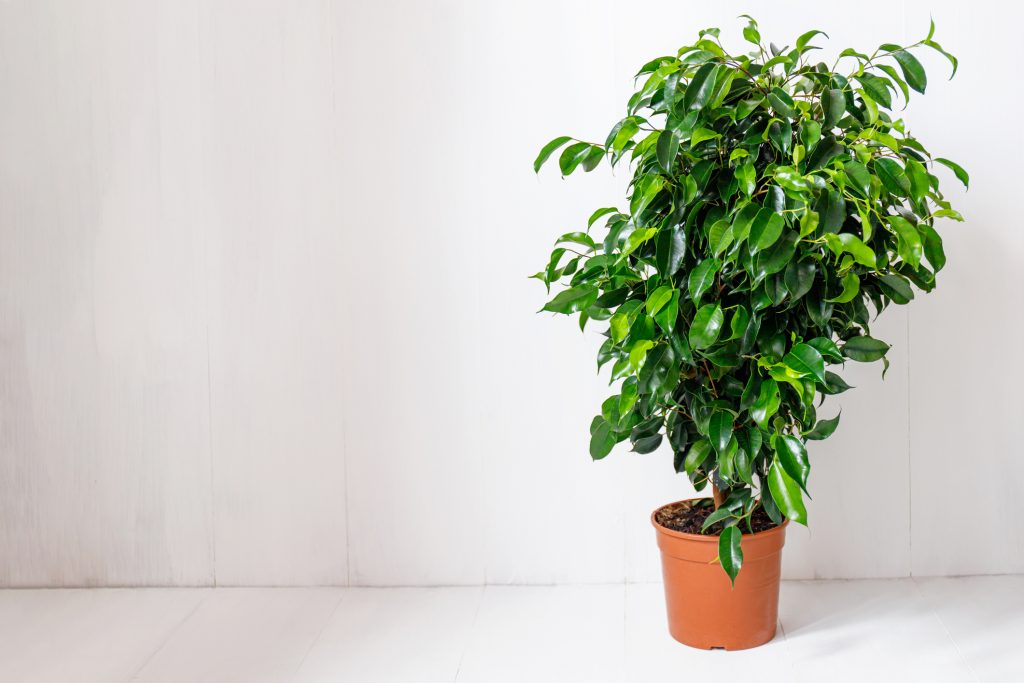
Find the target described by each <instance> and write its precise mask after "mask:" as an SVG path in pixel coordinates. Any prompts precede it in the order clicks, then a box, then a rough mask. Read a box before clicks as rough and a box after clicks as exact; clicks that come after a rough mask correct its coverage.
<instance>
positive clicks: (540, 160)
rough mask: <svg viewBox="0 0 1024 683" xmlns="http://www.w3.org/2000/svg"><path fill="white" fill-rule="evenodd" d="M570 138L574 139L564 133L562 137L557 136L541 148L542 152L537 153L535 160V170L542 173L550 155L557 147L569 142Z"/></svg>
mask: <svg viewBox="0 0 1024 683" xmlns="http://www.w3.org/2000/svg"><path fill="white" fill-rule="evenodd" d="M569 140H572V138H571V137H569V136H568V135H562V136H561V137H557V138H555V139H554V140H552V141H551V142H549V143H548V144H546V145H544V147H542V148H541V150H540V154H538V155H537V159H536V160H535V161H534V162H533V172H534V173H540V168H541V166H543V165H544V163H545V162H546V161H547V160H548V157H550V156H551V154H552V153H553V152H554V151H555V150H556V149H558V148H559V147H561V146H562V145H564V144H565V143H567V142H569Z"/></svg>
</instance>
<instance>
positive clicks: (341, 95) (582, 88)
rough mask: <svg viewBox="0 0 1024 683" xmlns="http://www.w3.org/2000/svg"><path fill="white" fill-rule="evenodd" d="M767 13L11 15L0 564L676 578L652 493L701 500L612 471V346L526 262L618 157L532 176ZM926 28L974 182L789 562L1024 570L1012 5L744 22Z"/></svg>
mask: <svg viewBox="0 0 1024 683" xmlns="http://www.w3.org/2000/svg"><path fill="white" fill-rule="evenodd" d="M744 11H748V8H747V7H745V6H744V5H741V4H740V3H735V2H726V3H703V4H698V3H679V2H669V1H668V0H652V1H650V2H647V3H643V4H642V5H639V4H637V3H629V2H626V1H625V0H601V1H600V2H594V1H584V0H578V1H573V0H545V1H543V2H541V1H540V0H527V1H524V2H516V3H506V2H502V3H498V2H470V1H469V0H466V1H465V2H454V1H451V0H449V1H442V2H433V3H422V2H414V1H412V0H382V1H380V2H374V3H355V2H344V1H342V0H320V1H318V2H313V1H300V2H295V1H288V0H275V1H271V0H261V1H259V2H240V1H239V2H228V1H227V0H219V1H217V2H200V1H199V0H186V1H179V2H170V1H167V2H158V1H156V0H148V1H145V2H136V1H132V0H108V1H104V2H98V1H97V2H92V3H74V2H68V1H63V2H59V1H53V0H51V1H49V2H29V1H28V0H24V1H8V2H0V237H2V240H0V585H8V586H24V585H109V584H211V583H218V584H222V585H225V584H227V585H231V584H299V585H304V584H345V583H354V584H421V583H427V584H461V583H480V582H492V583H518V582H526V583H551V582H602V581H622V580H631V581H632V580H651V579H656V578H657V575H658V566H657V555H656V550H655V547H654V542H653V535H652V531H651V529H650V527H649V522H648V520H647V517H648V515H649V513H650V511H651V510H652V509H653V508H654V507H655V506H657V505H658V504H660V503H663V502H666V501H669V500H673V499H677V498H682V497H685V496H687V495H689V494H690V493H691V489H690V488H689V486H688V485H687V483H686V481H685V479H684V478H683V477H679V476H676V475H674V474H673V472H672V468H671V462H670V460H671V458H670V455H669V454H668V453H667V452H659V453H656V454H652V455H646V456H639V455H633V454H630V453H626V452H621V453H620V452H616V453H615V454H614V455H613V456H612V457H610V458H608V459H607V460H606V461H603V462H600V463H592V462H590V460H589V457H588V456H587V453H586V446H587V444H586V438H585V437H586V429H587V425H588V424H589V418H590V416H591V415H592V414H593V412H594V411H595V410H596V409H597V407H598V405H599V403H600V400H601V399H602V398H603V397H604V396H605V392H606V391H607V389H606V387H605V380H604V379H602V378H601V377H598V376H596V375H595V374H594V366H595V363H594V354H595V351H596V348H597V345H598V341H597V339H596V338H595V335H593V334H588V335H580V334H579V332H578V331H577V330H576V329H575V328H574V326H573V324H572V323H571V322H569V321H567V320H564V319H551V318H549V317H547V316H538V315H535V314H534V311H535V310H536V309H537V308H539V307H540V305H541V304H542V303H543V300H544V293H543V288H542V287H541V286H540V285H538V284H537V283H536V281H532V280H527V279H526V275H528V274H529V273H532V272H534V271H536V270H537V269H538V268H539V267H540V265H541V263H542V262H543V260H544V256H545V254H546V253H547V250H548V248H549V247H550V243H551V241H552V239H553V238H554V237H555V236H556V235H558V234H560V233H561V232H565V231H567V230H570V229H577V228H578V227H579V226H580V225H581V223H582V222H583V221H584V220H585V218H586V216H587V215H588V213H589V210H590V209H592V208H594V207H596V206H604V205H607V204H610V203H615V202H616V201H618V200H619V198H620V197H621V196H622V191H623V184H624V181H625V177H624V173H621V172H620V174H619V176H618V177H613V176H611V175H609V174H607V173H595V174H592V175H590V176H586V177H573V178H570V179H568V180H565V181H562V180H560V179H559V178H558V176H557V173H556V172H553V171H548V172H546V173H544V174H542V176H541V177H540V178H539V179H538V178H536V177H535V176H534V175H533V173H532V171H531V169H530V164H531V162H532V159H533V156H534V154H535V153H536V150H537V148H538V146H539V145H540V144H542V143H543V142H545V141H546V140H548V139H550V138H551V137H554V136H555V135H558V134H561V133H574V134H578V135H581V136H586V137H590V138H594V139H600V138H602V137H603V135H604V133H605V132H606V131H607V129H608V128H609V127H610V125H611V124H612V123H613V122H614V121H615V120H616V119H617V118H618V117H619V116H621V112H622V109H623V104H622V103H623V102H624V101H625V97H626V96H627V95H628V92H629V86H630V82H629V77H630V75H631V74H632V73H633V72H634V71H635V69H636V67H637V66H638V65H639V64H640V63H642V62H643V61H645V60H646V58H648V57H650V56H652V55H654V54H655V53H659V54H660V53H663V52H670V51H672V50H674V48H675V47H677V46H678V45H679V44H681V43H683V42H684V41H686V40H688V39H690V38H691V37H692V36H693V35H694V34H695V32H696V31H697V29H699V28H703V27H706V26H711V25H718V26H721V27H722V28H723V30H725V31H726V32H727V33H730V34H731V35H732V36H733V37H735V36H737V35H738V31H739V28H740V23H739V21H737V20H734V19H733V18H734V17H735V16H736V15H737V14H740V13H741V12H744ZM929 13H931V14H933V15H934V16H935V18H936V20H937V23H938V26H939V31H938V34H937V38H939V39H940V40H942V41H943V42H944V44H946V45H947V47H949V48H950V49H952V50H953V51H955V52H956V53H957V54H958V55H959V56H960V57H961V59H962V63H963V68H962V70H961V72H960V74H959V75H958V77H957V79H956V80H955V81H953V82H952V83H948V82H947V81H945V79H944V77H943V74H945V73H946V68H947V67H946V65H945V64H944V63H943V62H940V61H939V60H935V59H928V60H927V61H928V64H929V65H930V66H931V67H932V70H931V72H930V75H931V79H930V85H929V96H928V97H927V98H926V99H922V100H918V101H917V102H915V104H914V105H913V107H912V111H910V112H908V114H909V115H911V116H912V120H913V122H914V125H913V128H914V131H915V133H916V134H917V135H918V136H919V137H921V138H922V139H923V140H924V141H925V142H926V143H927V144H929V145H930V146H931V147H932V148H933V149H934V150H937V151H940V152H941V153H943V154H946V155H948V156H950V157H952V158H954V159H957V160H959V161H961V162H962V163H963V164H964V165H965V166H967V167H968V168H969V170H970V171H971V172H972V178H973V189H972V190H971V191H970V193H969V194H967V195H966V196H964V195H963V193H962V192H960V191H958V190H957V189H956V188H955V186H954V184H953V183H952V182H951V183H950V184H949V188H950V194H951V195H952V197H953V198H954V199H955V200H957V201H958V202H959V203H960V205H961V206H962V208H963V210H964V213H965V214H966V215H967V216H968V218H969V220H968V222H967V223H966V224H964V225H956V224H949V225H947V226H945V229H944V234H945V235H946V245H947V247H946V250H947V254H948V256H949V266H948V267H947V269H946V271H944V272H943V273H942V276H943V277H942V278H941V281H940V286H939V288H938V290H937V291H936V292H935V293H933V294H932V295H929V296H927V297H921V298H920V299H919V300H918V301H917V302H915V304H914V305H913V306H912V307H910V308H908V309H901V310H897V311H892V312H890V313H889V314H888V315H887V316H886V317H885V318H884V319H883V320H882V321H880V322H879V324H878V328H877V333H878V336H881V337H883V338H886V339H888V340H890V341H891V342H893V344H894V350H893V353H892V355H891V359H892V361H893V367H892V369H891V370H890V372H889V375H888V378H887V379H886V380H885V381H884V382H882V381H881V380H880V378H879V372H880V368H878V367H875V366H870V365H869V366H859V367H852V368H850V369H849V371H848V377H849V378H850V382H851V384H855V385H857V387H858V388H857V390H856V391H853V392H850V393H848V394H846V395H844V396H843V397H842V398H841V400H840V401H836V402H835V404H834V406H835V407H834V408H833V409H838V407H839V406H840V405H841V407H842V409H843V423H842V425H841V428H840V430H839V432H838V433H837V435H836V436H835V437H834V438H833V439H831V440H829V441H828V442H826V443H824V444H821V445H818V444H815V448H814V450H813V478H812V493H813V495H814V496H815V500H814V502H813V503H812V505H811V510H810V513H811V523H812V527H811V529H810V530H804V529H794V530H793V531H792V532H791V533H790V540H789V544H788V549H787V554H786V572H787V574H788V575H789V576H791V577H864V576H869V577H874V576H906V575H908V574H910V573H913V574H915V575H922V574H947V573H955V574H963V573H1002V572H1019V571H1024V514H1022V513H1024V503H1022V502H1021V497H1020V496H1019V495H1017V492H1018V491H1020V490H1021V488H1022V486H1024V459H1021V458H1020V457H1019V451H1018V445H1017V444H1018V439H1017V438H1016V433H1017V423H1018V422H1019V421H1020V419H1019V417H1018V416H1019V414H1020V413H1021V409H1022V407H1024V399H1022V397H1021V392H1020V391H1018V390H1017V387H1018V386H1020V385H1021V382H1022V380H1024V371H1022V370H1021V369H1020V367H1019V365H1018V364H1016V363H1015V361H1014V356H1013V351H1014V348H1015V341H1014V340H1016V339H1019V338H1020V336H1021V333H1024V322H1022V321H1021V319H1020V316H1019V313H1020V311H1021V307H1020V304H1019V297H1018V294H1017V292H1018V291H1019V290H1020V286H1021V284H1022V282H1021V280H1022V276H1021V275H1020V274H1019V273H1020V270H1019V268H1017V264H1019V263H1021V262H1024V237H1022V236H1021V235H1024V232H1022V231H1020V230H1019V225H1018V224H1019V219H1018V218H1017V216H1018V213H1019V212H1017V211H1016V210H1015V209H1016V206H1015V205H1016V202H1015V199H1014V195H1015V194H1017V193H1015V191H1014V187H1013V186H1012V185H1011V183H1013V182H1014V180H1015V178H1016V177H1017V175H1019V174H1016V173H1015V169H1016V164H1015V162H1014V161H1013V156H1012V155H1013V150H1014V149H1015V142H1016V141H1015V138H1014V136H1013V134H1012V133H1003V132H1002V131H1003V130H1004V129H1005V128H1006V127H1008V126H1012V121H1013V112H1015V111H1017V110H1019V109H1020V108H1021V107H1020V105H1021V101H1020V100H1021V94H1020V93H1019V92H1018V90H1017V89H1014V88H1013V87H1012V83H1013V82H1015V78H1016V77H1015V75H1014V74H1013V67H1012V65H1013V64H1015V52H1014V49H1015V46H1016V44H1017V40H1016V37H1015V34H1014V31H1015V29H1014V27H1015V26H1018V25H1020V23H1021V19H1022V18H1024V17H1022V15H1024V10H1021V9H1020V8H1017V7H1016V6H1011V5H1003V4H1002V3H1000V4H998V5H997V4H996V3H991V5H988V4H983V3H975V4H974V5H972V6H971V11H970V13H967V14H961V6H960V4H959V3H953V2H951V1H948V0H943V1H942V2H934V3H924V2H921V1H920V0H906V2H905V3H904V2H896V3H893V2H876V1H874V0H872V1H869V2H862V3H859V4H858V9H857V11H856V12H851V11H850V10H849V8H848V7H847V6H831V5H829V4H828V3H820V2H814V3H812V2H787V3H773V4H772V12H771V13H770V14H769V13H768V12H766V11H762V12H761V17H760V19H761V23H762V27H763V31H762V33H763V34H765V35H766V36H776V37H779V41H780V42H781V41H784V40H786V39H787V38H790V39H791V37H792V35H793V34H795V33H796V32H798V31H800V30H802V29H804V28H812V27H814V28H822V29H824V30H826V31H828V32H829V33H830V34H831V35H832V38H833V44H835V45H839V46H846V45H856V46H874V45H876V44H878V43H880V42H885V41H889V40H894V41H897V42H899V41H903V40H907V39H912V38H915V37H917V36H918V34H920V33H921V32H922V31H924V30H926V29H927V21H928V14H929ZM879 17H885V18H884V20H882V19H879ZM790 27H793V28H790ZM992 111H996V112H1000V113H999V114H998V118H997V121H996V125H995V127H994V126H992V125H989V124H981V123H979V121H980V119H981V118H982V117H983V116H985V114H986V113H987V112H992ZM1009 130H1012V128H1011V129H1009ZM825 412H826V413H828V414H831V413H830V412H829V410H828V409H826V411H825Z"/></svg>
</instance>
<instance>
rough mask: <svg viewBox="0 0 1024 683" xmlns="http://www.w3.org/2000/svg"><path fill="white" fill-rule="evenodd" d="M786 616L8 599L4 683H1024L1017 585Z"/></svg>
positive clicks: (322, 595) (541, 595) (855, 590)
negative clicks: (756, 644)
mask: <svg viewBox="0 0 1024 683" xmlns="http://www.w3.org/2000/svg"><path fill="white" fill-rule="evenodd" d="M780 611H781V618H780V621H781V628H780V631H779V635H778V636H777V637H776V639H775V640H774V641H773V642H771V643H769V644H768V645H766V646H764V647H761V648H757V649H755V650H747V651H743V652H720V651H715V652H703V651H698V650H693V649H690V648H687V647H684V646H682V645H679V644H677V643H675V642H674V641H673V640H671V639H670V638H669V636H668V634H667V632H666V630H665V626H664V608H663V606H662V597H661V586H660V585H657V584H628V585H625V586H623V585H599V586H561V587H499V586H488V587H486V588H479V587H477V588H338V589H332V588H309V589H303V588H218V589H101V590H7V591H0V681H5V682H6V681H12V682H14V681H17V682H18V683H33V682H37V681H38V682H43V681H55V682H58V683H88V682H91V681H96V682H101V683H116V682H120V681H125V682H127V681H146V682H152V681H170V682H174V683H198V682H202V681H211V682H217V683H226V682H229V681H239V682H244V683H256V682H260V681H302V682H306V681H353V682H359V683H377V682H391V681H395V682H401V683H432V682H434V681H444V682H448V683H450V682H452V681H458V682H459V683H501V682H503V681H509V682H513V681H514V682H515V683H541V682H548V681H551V682H552V683H554V682H557V683H572V682H575V681H579V682H580V683H602V682H605V681H609V682H611V681H615V682H618V681H630V682H633V681H636V682H647V681H663V680H667V681H701V680H703V681H711V680H722V679H723V678H725V677H726V676H728V677H730V678H734V679H735V680H756V681H760V682H764V681H785V682H786V683H790V682H792V681H807V682H814V683H818V682H820V681H829V682H830V683H831V682H833V681H857V682H858V683H862V682H863V681H866V680H869V681H873V682H876V683H877V682H884V681H929V682H930V683H935V682H938V681H1000V682H1002V681H1024V576H993V577H973V578H956V579H914V580H910V579H908V580H898V581H814V582H787V583H785V584H783V588H782V602H781V607H780ZM740 676H743V678H742V679H740V678H739V677H740Z"/></svg>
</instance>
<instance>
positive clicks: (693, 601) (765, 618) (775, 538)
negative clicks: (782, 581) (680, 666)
mask: <svg viewBox="0 0 1024 683" xmlns="http://www.w3.org/2000/svg"><path fill="white" fill-rule="evenodd" d="M692 500H697V499H692ZM679 502H680V503H684V502H688V501H679ZM678 504H679V503H670V504H669V505H678ZM669 505H665V506H662V508H658V509H657V510H655V511H654V512H653V513H652V514H651V523H652V524H654V528H655V530H656V531H657V533H658V548H659V549H660V550H661V569H662V575H663V576H664V578H665V602H666V606H667V608H668V630H669V633H671V634H672V637H673V638H675V639H676V640H678V641H679V642H680V643H683V644H684V645H689V646H691V647H696V648H700V649H703V650H708V649H712V648H723V649H725V650H745V649H747V648H751V647H757V646H758V645H763V644H764V643H767V642H768V641H769V640H771V639H772V638H774V637H775V628H776V625H777V624H778V617H779V578H780V576H781V572H782V545H783V544H784V543H785V541H786V525H787V524H788V521H785V522H783V524H782V525H781V526H777V527H775V528H774V529H769V530H768V531H761V532H758V533H756V534H749V535H748V534H744V535H743V539H742V541H741V543H742V547H743V567H742V569H740V573H739V575H738V576H737V577H736V585H735V586H732V585H730V583H729V577H728V576H726V574H725V572H724V571H723V570H722V567H721V565H720V564H719V563H718V562H715V558H717V557H718V536H700V535H697V534H687V533H683V532H680V531H673V530H672V529H668V528H666V527H664V526H662V525H661V524H659V523H658V521H657V516H658V512H659V511H661V510H662V509H663V508H664V507H669Z"/></svg>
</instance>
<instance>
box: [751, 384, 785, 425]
mask: <svg viewBox="0 0 1024 683" xmlns="http://www.w3.org/2000/svg"><path fill="white" fill-rule="evenodd" d="M780 405H781V395H780V394H779V385H778V383H777V382H776V381H775V380H773V379H766V380H764V381H763V382H761V388H760V389H759V390H758V394H757V400H755V401H754V405H753V406H751V408H750V417H752V418H753V419H754V422H756V423H757V424H758V426H760V427H761V428H762V429H764V428H766V427H767V426H768V420H770V419H771V418H772V416H773V415H775V413H776V412H777V411H778V410H779V406H780Z"/></svg>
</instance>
